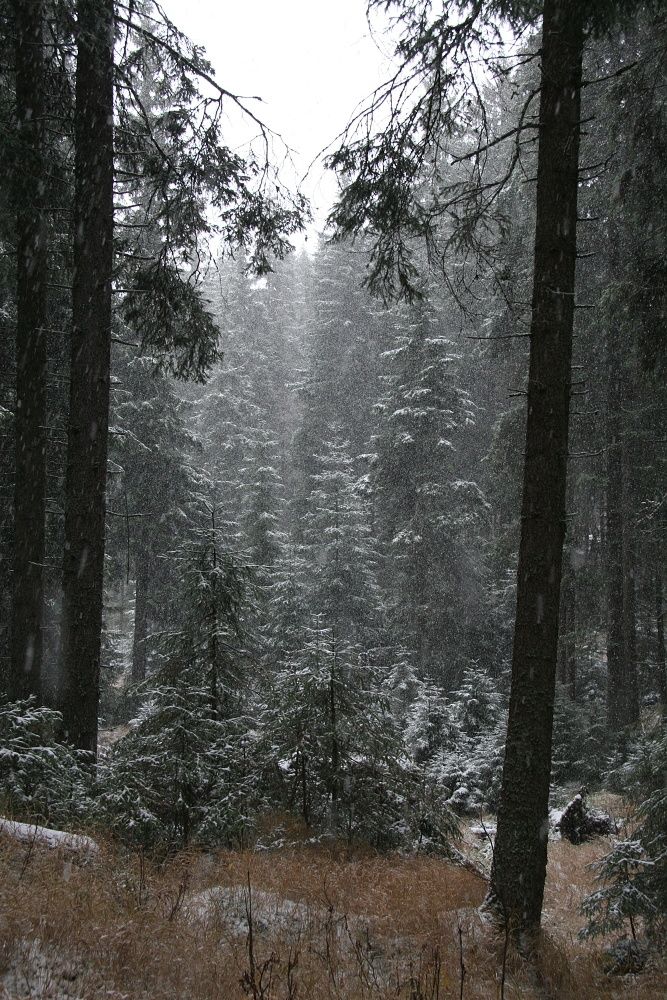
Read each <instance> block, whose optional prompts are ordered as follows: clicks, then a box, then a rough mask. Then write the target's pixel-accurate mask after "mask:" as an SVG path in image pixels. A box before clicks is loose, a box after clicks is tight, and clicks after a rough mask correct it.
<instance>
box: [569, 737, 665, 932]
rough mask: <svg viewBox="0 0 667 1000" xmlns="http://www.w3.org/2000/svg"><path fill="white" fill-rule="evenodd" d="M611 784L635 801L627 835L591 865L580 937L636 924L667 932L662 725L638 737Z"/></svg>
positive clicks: (612, 775) (611, 776)
mask: <svg viewBox="0 0 667 1000" xmlns="http://www.w3.org/2000/svg"><path fill="white" fill-rule="evenodd" d="M609 783H610V785H611V786H612V787H615V788H617V789H618V790H619V791H622V792H623V794H625V795H626V796H627V797H628V798H629V799H630V800H631V801H632V802H633V804H634V810H633V813H632V815H631V817H630V819H629V822H628V827H627V829H628V836H627V837H623V838H617V839H616V840H615V841H614V845H613V848H612V850H611V851H610V852H609V853H608V854H607V855H605V856H604V857H603V858H601V859H600V860H599V861H597V862H596V863H595V864H594V865H593V869H594V871H595V872H596V879H597V881H598V882H599V883H600V888H599V889H597V890H596V891H595V892H593V893H591V894H590V895H589V896H587V897H586V899H585V900H584V903H583V912H584V914H585V915H586V916H587V917H588V924H587V926H586V928H584V930H583V931H582V935H583V936H595V935H597V934H606V933H609V932H611V931H617V930H621V929H627V928H629V930H630V932H631V934H632V937H633V939H634V938H635V937H636V935H637V932H638V924H639V923H640V922H641V925H642V926H643V928H644V929H645V931H646V933H647V934H648V936H649V937H650V938H653V939H661V940H662V939H664V937H665V932H666V930H667V731H665V729H664V727H662V726H661V727H660V728H658V729H657V730H655V731H653V732H652V733H648V734H646V735H642V736H640V737H638V738H636V740H635V742H634V743H633V744H632V745H631V746H630V749H629V752H628V756H627V760H626V761H625V762H624V763H623V764H621V765H620V766H618V767H617V768H616V769H615V770H614V772H612V773H611V774H610V775H609Z"/></svg>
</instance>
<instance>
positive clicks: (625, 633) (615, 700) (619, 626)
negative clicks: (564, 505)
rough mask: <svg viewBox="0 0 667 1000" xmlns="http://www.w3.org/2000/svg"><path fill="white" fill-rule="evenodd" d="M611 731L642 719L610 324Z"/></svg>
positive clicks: (617, 375)
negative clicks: (640, 717) (640, 716)
mask: <svg viewBox="0 0 667 1000" xmlns="http://www.w3.org/2000/svg"><path fill="white" fill-rule="evenodd" d="M606 352H607V516H606V539H605V541H606V545H605V549H606V578H607V586H606V599H607V730H608V732H609V734H610V735H613V734H615V733H618V731H619V730H620V729H623V728H624V727H625V726H630V725H633V724H634V723H636V722H637V721H638V719H639V697H638V690H637V654H636V640H635V611H634V605H635V595H634V579H633V573H634V567H633V565H632V563H633V544H632V537H631V530H632V529H631V527H630V524H629V523H628V518H627V513H628V502H629V500H628V484H627V483H626V461H625V455H624V446H623V427H622V420H621V412H622V409H621V408H622V405H623V402H624V400H625V392H624V386H623V371H622V362H621V358H622V342H621V336H620V333H619V330H618V329H617V327H616V326H615V324H613V323H612V324H611V325H610V327H609V330H608V332H607V342H606Z"/></svg>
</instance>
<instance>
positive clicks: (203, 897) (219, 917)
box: [183, 885, 313, 937]
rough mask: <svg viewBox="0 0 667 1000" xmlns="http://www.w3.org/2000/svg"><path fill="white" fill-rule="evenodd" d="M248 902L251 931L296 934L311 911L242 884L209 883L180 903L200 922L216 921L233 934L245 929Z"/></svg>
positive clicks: (311, 913) (305, 924) (304, 906)
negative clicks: (209, 886)
mask: <svg viewBox="0 0 667 1000" xmlns="http://www.w3.org/2000/svg"><path fill="white" fill-rule="evenodd" d="M250 905H252V925H253V931H254V932H256V933H260V934H266V933H268V932H269V931H271V932H279V933H286V934H287V935H288V936H289V935H290V934H295V935H296V934H298V933H299V931H300V929H302V928H303V927H306V926H308V925H309V923H310V920H311V917H312V915H313V911H312V910H311V908H310V907H308V906H306V905H305V904H304V903H295V902H294V901H293V900H291V899H285V898H284V897H283V896H279V895H277V894H276V893H273V892H264V891H263V890H261V889H253V890H252V891H251V893H250V895H249V894H248V890H247V889H246V888H245V887H243V886H219V885H218V886H213V887H212V888H210V889H205V890H204V891H203V892H198V893H196V895H193V896H191V897H190V898H189V899H188V901H187V902H186V904H185V906H184V908H183V909H184V913H185V916H186V917H187V918H188V919H190V920H196V921H201V922H202V923H209V922H213V921H215V922H218V923H220V924H222V925H223V926H224V928H225V929H226V931H227V932H228V933H229V934H230V935H231V936H233V937H244V936H245V935H246V934H247V933H248V919H249V909H250Z"/></svg>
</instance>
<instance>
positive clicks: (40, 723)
mask: <svg viewBox="0 0 667 1000" xmlns="http://www.w3.org/2000/svg"><path fill="white" fill-rule="evenodd" d="M61 722H62V718H61V716H60V714H59V713H58V712H54V711H53V710H52V709H49V708H46V707H45V706H43V705H39V706H38V705H36V704H35V702H34V700H33V699H29V700H27V701H15V702H10V701H6V700H3V701H0V799H1V800H2V807H3V809H4V810H5V812H7V813H9V814H10V815H12V816H15V817H17V818H19V819H21V818H25V819H30V820H39V821H40V822H43V823H47V824H54V823H64V824H66V823H70V822H72V821H73V820H77V821H79V822H81V821H86V820H89V819H90V818H91V816H92V812H93V800H92V792H93V769H92V756H91V755H90V754H87V753H84V752H83V751H77V750H73V749H72V748H71V747H68V746H66V745H64V744H63V743H60V742H59V741H58V738H57V734H58V731H59V728H60V725H61Z"/></svg>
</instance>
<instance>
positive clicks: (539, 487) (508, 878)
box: [489, 0, 583, 936]
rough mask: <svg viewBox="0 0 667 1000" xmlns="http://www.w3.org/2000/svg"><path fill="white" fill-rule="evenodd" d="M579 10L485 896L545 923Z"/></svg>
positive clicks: (550, 42)
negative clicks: (490, 865)
mask: <svg viewBox="0 0 667 1000" xmlns="http://www.w3.org/2000/svg"><path fill="white" fill-rule="evenodd" d="M582 51H583V28H582V11H581V5H580V3H579V2H578V0H545V2H544V12H543V34H542V71H541V97H540V119H539V127H540V132H539V135H540V141H539V152H538V167H537V195H536V198H537V201H536V209H537V218H536V231H535V270H534V278H533V300H532V322H531V331H530V365H529V376H528V401H527V405H528V413H527V425H526V451H525V466H524V479H523V501H522V515H521V516H522V523H521V539H520V545H519V562H518V570H517V575H518V580H517V608H516V627H515V634H514V650H513V658H512V688H511V695H510V708H509V720H508V731H507V744H506V751H505V764H504V769H503V784H502V792H501V801H500V808H499V812H498V832H497V836H496V844H495V851H494V859H493V869H492V873H491V884H490V890H489V902H490V903H491V904H492V905H495V907H496V908H497V910H498V912H499V913H500V914H502V917H503V919H504V921H505V922H506V923H507V925H508V927H509V928H510V930H511V931H512V933H514V934H516V935H517V936H519V935H522V934H523V933H524V932H528V933H530V932H532V931H535V930H537V929H538V927H539V924H540V917H541V911H542V899H543V895H544V881H545V877H546V864H547V832H548V800H549V780H550V772H551V742H552V727H553V706H554V693H555V682H556V666H557V656H558V619H559V602H560V584H561V569H562V553H563V542H564V537H565V514H566V511H565V486H566V469H567V447H568V428H569V407H570V382H571V373H570V368H571V354H572V328H573V319H574V291H575V263H576V252H577V242H576V230H577V188H578V181H579V131H580V90H581V62H582Z"/></svg>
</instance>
